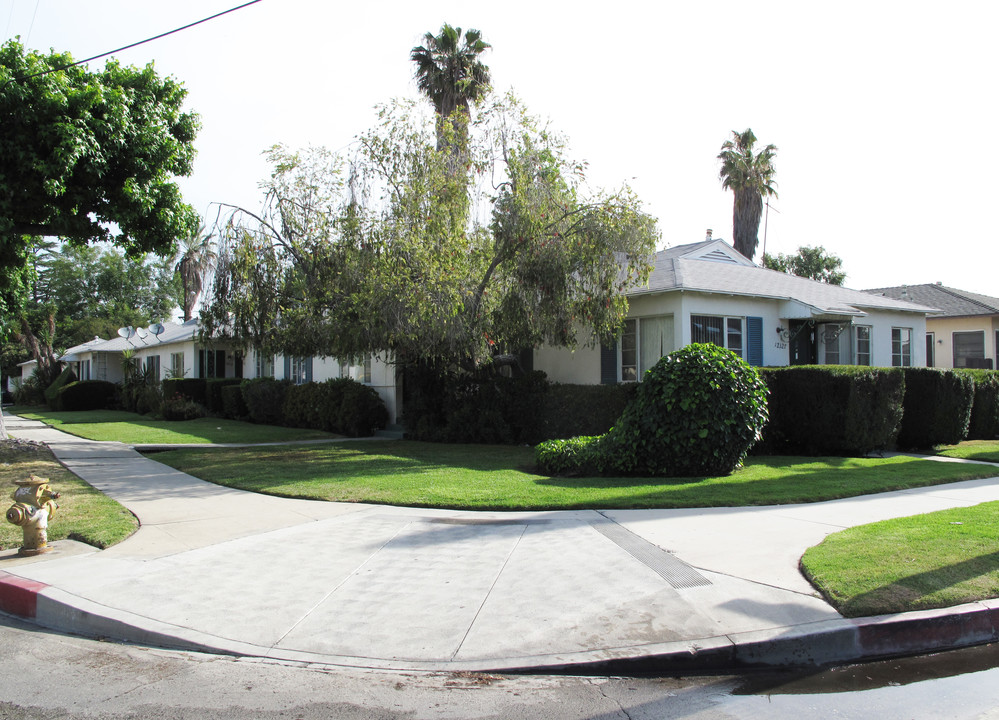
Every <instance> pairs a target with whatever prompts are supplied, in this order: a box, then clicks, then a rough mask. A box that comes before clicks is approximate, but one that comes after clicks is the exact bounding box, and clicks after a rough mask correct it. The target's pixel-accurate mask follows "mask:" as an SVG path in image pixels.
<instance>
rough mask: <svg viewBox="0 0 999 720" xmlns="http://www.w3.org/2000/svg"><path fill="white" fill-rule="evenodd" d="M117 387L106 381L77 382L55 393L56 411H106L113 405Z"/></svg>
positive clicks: (64, 386)
mask: <svg viewBox="0 0 999 720" xmlns="http://www.w3.org/2000/svg"><path fill="white" fill-rule="evenodd" d="M117 392H118V386H117V385H115V384H114V383H113V382H108V381H107V380H78V381H76V382H72V383H69V384H68V385H63V386H62V387H61V388H60V389H59V392H58V393H56V398H55V404H56V405H57V408H56V409H57V410H106V409H108V408H110V407H112V406H114V404H115V395H116V394H117Z"/></svg>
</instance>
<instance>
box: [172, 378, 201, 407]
mask: <svg viewBox="0 0 999 720" xmlns="http://www.w3.org/2000/svg"><path fill="white" fill-rule="evenodd" d="M175 395H180V396H181V397H184V398H187V399H188V400H192V401H194V402H196V403H199V404H201V405H205V406H206V407H207V405H208V399H207V389H206V380H205V378H166V379H165V380H163V397H164V398H172V397H174V396H175Z"/></svg>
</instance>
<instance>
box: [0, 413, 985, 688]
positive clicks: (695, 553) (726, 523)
mask: <svg viewBox="0 0 999 720" xmlns="http://www.w3.org/2000/svg"><path fill="white" fill-rule="evenodd" d="M6 417H7V426H8V429H9V431H10V432H11V434H12V435H14V436H16V437H21V438H25V439H32V440H39V441H42V442H45V443H47V444H48V445H49V446H50V447H51V448H52V450H53V452H54V453H55V454H56V456H57V457H58V458H59V460H60V461H61V462H62V463H63V464H65V465H66V467H68V468H69V469H70V470H71V471H73V472H74V473H76V474H77V475H79V476H80V477H82V478H83V479H85V480H86V481H87V482H89V483H91V484H92V485H94V486H95V487H97V488H98V489H100V490H101V491H103V492H105V493H106V494H108V495H110V496H111V497H113V498H115V499H117V500H118V501H119V502H121V503H122V504H124V505H125V506H126V507H128V508H129V509H130V510H131V511H132V512H134V513H135V514H136V516H137V517H138V518H139V519H140V521H141V528H140V529H139V531H138V532H137V533H136V534H135V535H134V536H132V537H131V538H129V539H128V540H126V541H125V542H123V543H120V544H119V545H116V546H114V547H112V548H110V549H108V550H104V551H100V552H98V551H96V550H94V549H93V548H89V546H85V545H81V544H80V543H75V542H72V541H61V542H59V543H56V547H57V550H56V551H55V552H53V553H50V554H48V555H43V556H40V557H39V558H34V559H19V558H16V557H15V555H14V553H15V552H16V551H2V552H0V609H3V610H5V611H7V612H11V613H15V614H19V615H21V616H25V617H32V618H34V620H35V622H37V623H38V624H40V625H43V626H46V627H50V628H54V629H58V630H64V631H69V632H75V633H80V634H86V635H94V636H101V637H108V638H114V639H120V640H126V641H131V642H135V643H140V644H149V645H161V646H168V647H179V648H186V649H192V650H206V651H211V652H222V653H232V654H241V655H250V656H258V657H266V658H277V659H283V660H292V661H304V662H315V663H324V664H339V665H351V666H359V667H370V668H386V669H414V670H433V671H436V670H451V671H457V670H464V671H526V670H533V671H546V672H553V671H567V672H577V673H584V672H601V673H625V672H654V671H664V670H672V671H676V670H695V669H700V670H706V669H719V668H730V667H735V666H740V665H759V664H772V665H786V664H825V663H832V662H848V661H854V660H859V659H864V658H868V657H881V656H885V655H892V654H902V653H911V652H928V651H933V650H938V649H943V648H947V647H956V646H961V645H969V644H976V643H982V642H990V641H995V640H999V601H990V602H984V603H973V604H970V605H966V606H961V607H958V608H949V609H947V610H943V611H928V612H923V613H908V614H906V615H899V616H886V617H881V618H863V619H858V620H849V619H845V618H843V617H841V616H840V615H839V614H838V613H837V612H836V611H835V610H833V609H832V608H831V607H830V606H829V605H828V604H827V603H826V602H824V601H823V600H822V599H821V598H820V597H818V596H817V595H816V594H815V592H814V590H813V588H812V587H811V586H810V585H809V584H808V583H807V582H806V581H805V580H804V578H803V577H802V576H801V574H800V573H799V572H798V559H799V558H800V556H801V554H802V552H804V550H805V549H806V548H808V547H810V546H812V545H814V544H816V543H818V542H820V541H821V540H822V538H823V537H825V536H826V535H827V534H829V533H831V532H836V531H838V530H841V529H843V528H845V527H850V526H853V525H859V524H864V523H868V522H873V521H876V520H881V519H885V518H889V517H898V516H904V515H913V514H917V513H924V512H931V511H934V510H940V509H944V508H950V507H957V506H966V505H974V504H977V503H980V502H985V501H988V500H999V479H990V480H978V481H970V482H964V483H955V484H949V485H942V486H938V487H932V488H924V489H919V490H907V491H902V492H895V493H884V494H880V495H876V496H868V497H861V498H850V499H846V500H838V501H833V502H825V503H815V504H810V505H784V506H774V507H752V508H718V509H692V510H625V511H601V512H598V511H578V512H530V513H479V512H454V511H437V510H423V509H413V508H397V507H388V506H374V505H361V504H344V503H326V502H312V501H306V500H286V499H280V498H274V497H268V496H264V495H256V494H253V493H246V492H241V491H238V490H231V489H228V488H223V487H220V486H217V485H212V484H210V483H206V482H203V481H201V480H197V479H195V478H192V477H190V476H189V475H185V474H184V473H181V472H178V471H176V470H173V469H172V468H168V467H166V466H164V465H161V464H159V463H157V462H155V461H153V460H150V459H147V458H145V457H143V456H141V455H139V454H138V453H137V452H135V451H134V450H132V449H130V448H128V447H127V446H124V445H121V444H119V443H100V442H92V441H87V440H82V439H80V438H76V437H73V436H69V435H66V434H64V433H62V432H60V431H58V430H55V429H52V428H49V427H46V426H44V425H42V424H41V423H33V422H31V421H25V420H22V419H20V418H17V417H11V416H6ZM997 474H999V472H997ZM54 522H55V523H58V516H57V517H56V519H55V521H54Z"/></svg>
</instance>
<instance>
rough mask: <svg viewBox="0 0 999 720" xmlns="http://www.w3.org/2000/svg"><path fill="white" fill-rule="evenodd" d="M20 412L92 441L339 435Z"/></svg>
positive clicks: (228, 423) (103, 414) (126, 415)
mask: <svg viewBox="0 0 999 720" xmlns="http://www.w3.org/2000/svg"><path fill="white" fill-rule="evenodd" d="M17 414H18V415H20V416H21V417H23V418H27V419H30V420H41V421H42V422H44V423H47V424H49V425H51V426H53V427H56V428H58V429H60V430H62V431H64V432H68V433H71V434H73V435H78V436H79V437H83V438H87V439H88V440H117V441H118V442H123V443H126V444H128V445H137V444H154V445H178V444H184V443H198V444H202V443H264V442H294V441H296V440H317V439H332V438H335V437H338V436H337V435H333V434H332V433H328V432H323V431H321V430H303V429H301V428H287V427H275V426H273V425H255V424H253V423H245V422H239V421H237V420H225V419H222V418H199V419H197V420H154V419H152V418H150V417H147V416H145V415H137V414H135V413H130V412H125V411H123V410H87V411H78V412H51V411H49V410H45V409H42V408H32V409H31V410H30V411H29V410H26V409H23V408H21V409H20V412H17Z"/></svg>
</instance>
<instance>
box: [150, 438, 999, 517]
mask: <svg viewBox="0 0 999 720" xmlns="http://www.w3.org/2000/svg"><path fill="white" fill-rule="evenodd" d="M155 458H156V460H157V461H159V462H162V463H165V464H167V465H170V466H171V467H174V468H177V469H178V470H181V471H183V472H186V473H188V474H189V475H193V476H195V477H199V478H202V479H204V480H208V481H210V482H214V483H217V484H219V485H225V486H228V487H234V488H239V489H242V490H250V491H253V492H260V493H266V494H270V495H278V496H282V497H296V498H310V499H317V500H331V501H342V502H369V503H382V504H391V505H405V506H410V507H433V508H452V509H476V510H554V509H563V510H568V509H584V508H588V509H592V508H615V509H619V508H681V507H733V506H746V505H778V504H786V503H803V502H816V501H819V500H832V499H835V498H842V497H852V496H856V495H865V494H869V493H877V492H886V491H890V490H902V489H906V488H912V487H922V486H926V485H936V484H940V483H948V482H957V481H960V480H970V479H973V478H981V477H991V476H995V475H997V474H999V471H997V469H996V468H992V467H987V466H982V465H971V464H959V463H943V462H938V461H934V460H926V459H919V458H912V457H902V456H900V457H893V458H802V457H753V458H750V459H749V461H748V462H747V463H746V466H745V467H744V468H743V469H741V470H738V471H737V472H735V473H733V474H732V475H729V476H725V477H710V478H670V479H663V478H607V477H588V478H562V477H558V478H553V477H546V476H544V475H539V474H537V473H536V472H535V470H534V451H533V449H532V448H528V447H512V446H497V445H444V444H436V443H420V442H413V441H406V440H397V441H373V442H359V443H350V444H342V443H341V444H331V445H311V446H299V447H282V448H217V449H206V450H196V449H188V450H175V451H170V452H164V453H157V454H156V456H155Z"/></svg>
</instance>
